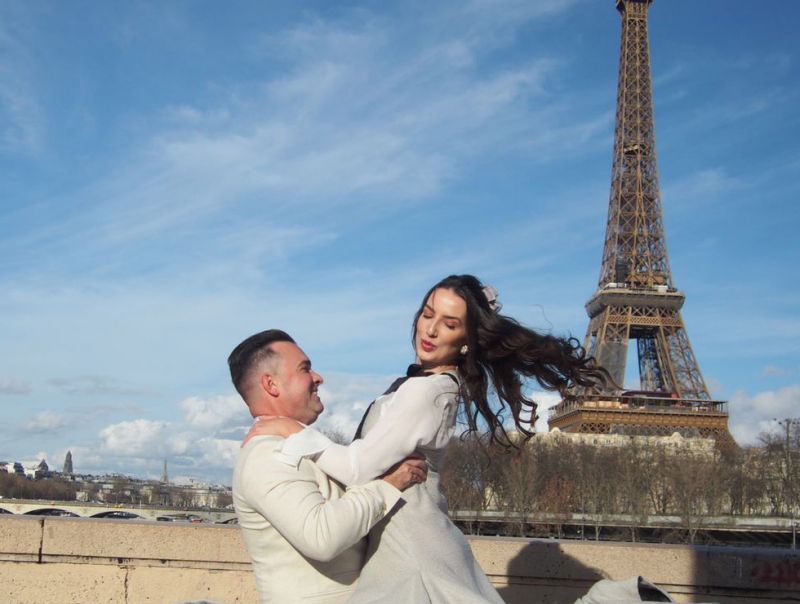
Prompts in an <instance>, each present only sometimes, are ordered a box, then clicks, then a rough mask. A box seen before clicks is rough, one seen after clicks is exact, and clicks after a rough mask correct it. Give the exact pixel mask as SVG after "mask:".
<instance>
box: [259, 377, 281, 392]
mask: <svg viewBox="0 0 800 604" xmlns="http://www.w3.org/2000/svg"><path fill="white" fill-rule="evenodd" d="M261 388H262V389H263V390H264V392H266V393H268V394H269V395H270V396H278V395H279V394H280V390H279V389H278V383H277V382H276V381H275V377H274V376H273V375H271V374H269V373H262V374H261Z"/></svg>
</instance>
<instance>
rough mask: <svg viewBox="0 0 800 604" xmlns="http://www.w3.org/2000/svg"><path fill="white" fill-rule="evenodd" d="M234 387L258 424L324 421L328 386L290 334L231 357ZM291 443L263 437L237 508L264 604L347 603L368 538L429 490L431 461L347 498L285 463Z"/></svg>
mask: <svg viewBox="0 0 800 604" xmlns="http://www.w3.org/2000/svg"><path fill="white" fill-rule="evenodd" d="M228 365H229V367H230V371H231V379H232V380H233V384H234V386H235V387H236V390H237V392H239V394H240V395H241V397H242V398H243V399H244V401H245V403H247V406H248V408H249V410H250V414H251V415H252V416H253V417H262V416H270V417H275V416H278V417H289V418H292V419H295V420H297V421H299V422H302V423H304V424H311V423H313V422H314V421H315V420H316V419H317V416H318V415H319V414H320V413H321V412H322V410H323V405H322V402H321V401H320V398H319V394H318V393H317V390H318V388H319V385H320V384H322V377H321V376H320V375H319V374H318V373H316V372H315V371H314V370H313V369H312V368H311V361H310V360H309V359H308V357H307V356H306V355H305V353H304V352H303V351H302V350H301V349H300V348H299V347H298V346H297V344H296V343H295V342H294V340H293V339H292V338H291V337H290V336H289V335H288V334H287V333H285V332H283V331H280V330H277V329H271V330H268V331H263V332H261V333H258V334H255V335H253V336H251V337H249V338H247V339H246V340H244V341H243V342H242V343H241V344H239V345H238V346H237V347H236V348H235V349H234V350H233V352H232V353H231V355H230V356H229V357H228ZM282 443H283V439H281V438H279V437H275V436H258V437H255V438H253V439H251V440H250V441H248V442H247V443H246V444H245V445H244V447H243V448H242V450H241V451H240V453H239V459H238V460H237V463H236V469H235V471H234V474H233V502H234V506H235V508H236V515H237V516H238V518H239V526H240V527H241V529H242V534H243V535H244V540H245V544H246V545H247V549H248V552H249V553H250V557H251V558H252V559H253V568H254V570H255V576H256V584H257V587H258V591H259V594H260V598H261V601H262V602H280V603H284V602H286V603H288V602H295V601H313V602H326V603H328V602H330V603H334V602H345V601H346V600H347V598H348V597H349V594H350V592H352V590H353V589H354V588H355V584H356V580H357V579H358V575H359V573H360V571H361V567H362V566H363V565H364V555H365V543H364V539H363V537H364V536H365V535H366V534H367V533H368V532H369V530H370V529H371V528H372V527H373V526H374V525H375V524H376V523H377V522H378V521H379V520H381V519H382V518H383V517H384V516H385V515H386V514H387V513H389V512H390V511H391V509H392V508H393V507H394V505H395V504H396V503H397V502H398V501H399V499H400V491H402V490H404V489H406V488H408V487H409V486H410V485H411V484H414V483H415V482H422V481H424V480H425V476H426V471H427V469H426V467H425V465H424V462H423V461H421V460H414V459H411V460H406V461H405V462H403V463H402V464H400V465H399V466H398V467H397V468H396V469H395V470H394V471H391V472H390V473H387V475H385V476H384V477H383V478H382V479H380V480H374V481H372V482H369V483H367V484H365V485H362V486H358V487H351V488H350V489H348V490H347V491H344V489H343V488H342V487H341V486H340V485H339V484H338V483H336V482H335V481H333V480H332V479H330V478H329V477H327V476H326V475H325V474H324V473H323V472H322V471H321V470H320V469H319V468H317V467H316V465H315V464H314V462H313V461H311V460H309V459H305V458H304V459H302V460H301V461H300V463H299V465H296V464H294V463H293V462H291V461H289V460H288V459H287V458H284V457H282V456H281V454H280V447H281V445H282Z"/></svg>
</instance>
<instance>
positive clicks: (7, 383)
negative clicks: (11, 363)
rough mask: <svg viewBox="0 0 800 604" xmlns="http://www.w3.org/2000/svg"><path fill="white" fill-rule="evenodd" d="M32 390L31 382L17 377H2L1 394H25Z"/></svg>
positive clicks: (0, 382)
mask: <svg viewBox="0 0 800 604" xmlns="http://www.w3.org/2000/svg"><path fill="white" fill-rule="evenodd" d="M31 392H32V389H31V386H30V384H28V383H27V382H26V381H24V380H18V379H15V378H0V395H3V394H6V395H12V396H25V395H28V394H30V393H31Z"/></svg>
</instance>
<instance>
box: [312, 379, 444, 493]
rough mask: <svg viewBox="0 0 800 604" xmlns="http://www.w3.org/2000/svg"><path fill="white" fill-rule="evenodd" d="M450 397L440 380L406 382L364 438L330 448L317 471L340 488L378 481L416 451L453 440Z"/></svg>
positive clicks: (332, 445)
mask: <svg viewBox="0 0 800 604" xmlns="http://www.w3.org/2000/svg"><path fill="white" fill-rule="evenodd" d="M455 405H456V392H455V387H454V385H453V382H452V380H451V379H450V378H448V377H446V376H431V377H426V378H412V379H410V380H408V381H407V382H406V383H404V384H403V385H402V386H401V387H400V388H399V389H398V390H397V392H396V393H395V394H394V398H393V399H392V401H391V404H390V405H389V406H387V408H386V409H385V411H384V413H383V414H382V415H381V416H380V418H379V419H378V421H377V423H376V424H375V425H374V426H373V427H372V428H371V429H370V430H369V432H368V433H367V434H366V435H365V436H364V438H362V439H359V440H356V441H353V442H352V443H350V444H349V445H346V446H345V445H338V444H335V443H330V445H328V446H327V447H326V448H325V449H324V451H323V452H322V453H321V454H320V455H319V457H318V458H317V465H318V466H319V467H320V468H322V470H323V471H324V472H325V473H326V474H328V475H329V476H332V477H334V478H335V479H336V480H338V481H339V482H341V483H343V484H347V485H353V484H363V483H365V482H367V481H368V480H371V479H373V478H375V477H376V476H380V475H381V474H383V473H384V472H386V470H388V469H389V468H391V467H392V466H393V465H394V464H396V463H397V462H399V461H400V460H402V459H403V458H404V457H406V456H408V455H410V454H411V453H412V452H414V450H415V449H416V448H417V447H419V446H435V447H441V446H445V445H446V444H447V442H448V441H449V440H450V437H451V436H452V435H453V430H454V422H447V421H444V415H445V414H448V413H454V409H455Z"/></svg>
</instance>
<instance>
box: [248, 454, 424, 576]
mask: <svg viewBox="0 0 800 604" xmlns="http://www.w3.org/2000/svg"><path fill="white" fill-rule="evenodd" d="M256 446H258V445H256ZM260 448H262V447H259V449H260ZM263 449H264V451H257V450H256V451H252V452H251V458H250V459H249V460H248V463H247V466H246V470H245V472H244V474H243V475H242V477H241V478H242V479H243V480H242V483H241V484H242V491H243V492H242V495H243V496H244V498H245V499H246V501H247V502H248V503H249V504H250V506H251V507H253V508H254V509H255V510H257V511H258V512H259V513H260V514H261V515H262V516H263V517H264V518H265V519H266V520H267V521H268V522H269V523H270V524H272V525H273V527H274V528H275V529H276V530H277V531H278V532H279V533H280V534H281V535H282V536H283V537H284V538H285V539H286V540H287V541H288V542H289V543H291V545H292V546H293V547H294V548H295V549H297V550H298V551H299V552H300V553H301V554H303V555H304V556H306V557H308V558H312V559H314V560H321V561H328V560H331V559H332V558H334V557H336V556H337V555H338V554H340V553H341V552H342V551H344V550H345V549H347V548H348V547H350V546H351V545H353V544H355V543H356V542H358V540H359V539H361V538H362V537H363V536H364V535H366V534H367V533H368V532H369V530H370V529H371V528H372V527H373V526H374V525H375V524H376V523H377V522H378V521H379V520H380V519H381V518H383V517H384V516H385V515H386V514H387V513H388V512H389V511H390V510H391V509H392V508H393V507H394V505H395V503H397V501H398V500H399V499H400V491H399V490H398V488H396V487H400V488H407V487H408V486H409V485H411V484H414V482H416V481H419V480H420V468H419V462H417V464H416V465H414V464H411V465H408V464H406V465H405V466H404V465H402V464H401V466H399V467H398V468H397V469H395V471H394V472H393V473H391V474H389V475H387V476H386V477H385V478H386V480H374V481H372V482H369V483H367V484H365V485H363V486H359V487H354V488H351V489H349V490H348V491H347V492H346V493H344V494H343V495H342V497H341V498H339V499H334V500H326V499H325V498H324V496H323V494H322V492H321V491H320V487H319V484H318V483H317V480H316V477H315V474H314V472H313V470H312V469H311V466H310V465H308V464H309V463H310V462H307V461H304V462H302V463H301V464H300V466H299V467H298V468H295V467H293V466H291V465H289V464H286V463H283V462H282V461H280V460H278V459H277V458H276V457H275V456H274V455H273V454H272V450H271V449H270V448H269V447H268V446H265V447H263ZM422 479H424V477H423V478H422Z"/></svg>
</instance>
